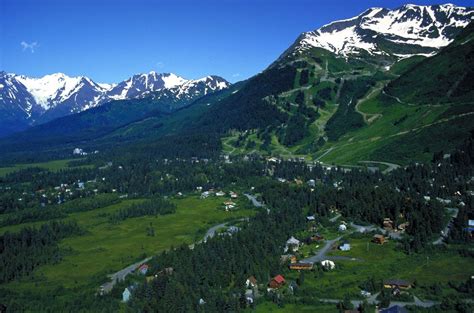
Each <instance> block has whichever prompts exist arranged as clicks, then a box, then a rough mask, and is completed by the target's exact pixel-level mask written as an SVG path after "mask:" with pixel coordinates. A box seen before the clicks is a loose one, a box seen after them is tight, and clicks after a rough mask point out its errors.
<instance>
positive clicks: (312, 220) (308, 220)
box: [306, 215, 316, 222]
mask: <svg viewBox="0 0 474 313" xmlns="http://www.w3.org/2000/svg"><path fill="white" fill-rule="evenodd" d="M315 220H316V217H315V216H314V215H309V216H306V221H307V222H314V221H315Z"/></svg>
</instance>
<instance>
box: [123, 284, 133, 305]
mask: <svg viewBox="0 0 474 313" xmlns="http://www.w3.org/2000/svg"><path fill="white" fill-rule="evenodd" d="M135 288H136V285H130V286H128V287H127V288H125V289H124V290H123V292H122V302H128V300H130V297H131V296H132V292H133V290H134V289H135Z"/></svg>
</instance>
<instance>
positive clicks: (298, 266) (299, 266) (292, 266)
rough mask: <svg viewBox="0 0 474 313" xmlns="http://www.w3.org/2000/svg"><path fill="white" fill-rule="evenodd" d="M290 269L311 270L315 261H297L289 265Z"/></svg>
mask: <svg viewBox="0 0 474 313" xmlns="http://www.w3.org/2000/svg"><path fill="white" fill-rule="evenodd" d="M289 268H290V270H297V271H309V270H312V269H313V263H309V262H308V263H303V262H296V263H291V264H290V266H289Z"/></svg>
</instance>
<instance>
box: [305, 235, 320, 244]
mask: <svg viewBox="0 0 474 313" xmlns="http://www.w3.org/2000/svg"><path fill="white" fill-rule="evenodd" d="M323 239H324V237H323V236H321V235H319V234H315V235H313V236H309V237H308V238H306V239H305V240H304V242H305V243H306V244H311V243H313V242H318V241H320V240H323Z"/></svg>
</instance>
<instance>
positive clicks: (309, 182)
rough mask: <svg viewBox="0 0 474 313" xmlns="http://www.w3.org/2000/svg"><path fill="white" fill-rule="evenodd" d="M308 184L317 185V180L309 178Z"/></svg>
mask: <svg viewBox="0 0 474 313" xmlns="http://www.w3.org/2000/svg"><path fill="white" fill-rule="evenodd" d="M306 184H308V186H310V187H316V181H315V180H314V179H310V180H308V181H307V182H306Z"/></svg>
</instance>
